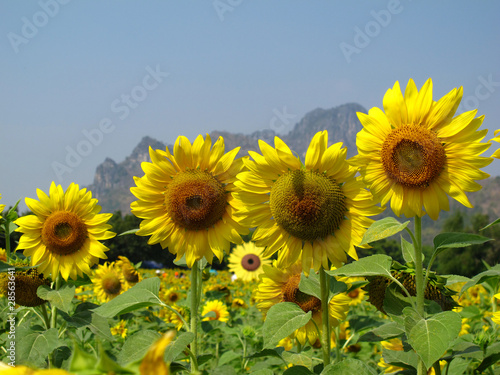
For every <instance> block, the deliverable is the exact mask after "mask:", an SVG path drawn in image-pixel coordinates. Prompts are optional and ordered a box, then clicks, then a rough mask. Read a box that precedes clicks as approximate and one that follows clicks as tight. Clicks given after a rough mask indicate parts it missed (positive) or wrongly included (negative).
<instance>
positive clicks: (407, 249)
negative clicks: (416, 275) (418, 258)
mask: <svg viewBox="0 0 500 375" xmlns="http://www.w3.org/2000/svg"><path fill="white" fill-rule="evenodd" d="M401 251H402V252H403V259H404V260H405V262H406V263H411V262H413V263H415V247H413V244H412V243H411V242H408V241H406V240H405V239H404V238H403V236H401ZM423 260H424V254H422V261H423Z"/></svg>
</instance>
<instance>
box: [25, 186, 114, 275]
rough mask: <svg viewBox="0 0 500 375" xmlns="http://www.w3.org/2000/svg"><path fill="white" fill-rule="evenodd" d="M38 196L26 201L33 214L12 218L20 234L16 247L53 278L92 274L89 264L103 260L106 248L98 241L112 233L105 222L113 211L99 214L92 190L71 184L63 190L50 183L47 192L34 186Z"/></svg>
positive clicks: (105, 238)
mask: <svg viewBox="0 0 500 375" xmlns="http://www.w3.org/2000/svg"><path fill="white" fill-rule="evenodd" d="M37 195H38V199H39V200H40V201H37V200H35V199H31V198H26V200H25V202H26V205H27V206H28V208H29V209H30V210H31V211H32V212H33V213H34V215H26V216H22V217H20V218H19V219H17V220H16V221H15V224H17V225H18V226H19V228H17V229H16V231H17V232H21V233H23V234H22V236H21V238H20V240H19V245H18V247H17V248H18V249H24V252H23V253H24V255H25V256H26V257H28V256H29V257H31V265H32V266H35V265H39V266H38V271H39V272H41V273H43V274H44V275H47V276H50V277H52V279H54V280H55V278H56V277H57V276H58V275H59V274H60V275H61V276H62V278H63V279H65V280H68V278H71V279H73V280H76V278H77V277H78V276H83V274H87V275H92V271H91V269H90V267H91V266H93V265H94V264H96V263H97V262H98V261H99V259H106V258H107V256H106V254H105V252H106V251H108V248H107V247H106V246H104V245H103V244H102V243H101V242H99V241H103V240H107V239H109V238H112V237H114V236H115V233H113V232H110V231H108V229H110V228H111V225H109V224H106V222H107V221H108V220H109V219H110V218H111V216H112V214H99V211H101V207H100V206H99V205H97V199H93V198H92V193H91V192H90V191H87V189H81V190H80V188H79V187H78V185H76V184H74V183H72V184H70V185H69V186H68V188H67V189H66V191H63V189H62V187H61V185H57V186H56V184H55V183H54V182H52V184H51V185H50V191H49V195H47V194H45V193H44V192H43V191H42V190H40V189H37Z"/></svg>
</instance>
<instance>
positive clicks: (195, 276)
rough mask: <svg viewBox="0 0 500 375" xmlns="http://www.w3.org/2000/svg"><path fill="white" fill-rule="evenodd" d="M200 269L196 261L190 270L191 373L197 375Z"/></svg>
mask: <svg viewBox="0 0 500 375" xmlns="http://www.w3.org/2000/svg"><path fill="white" fill-rule="evenodd" d="M199 273H200V267H199V262H198V261H197V260H196V261H195V262H194V264H193V268H192V269H191V332H192V333H193V334H194V340H193V342H192V345H191V352H192V354H193V355H192V360H193V363H192V365H191V373H192V374H198V373H199V371H198V359H197V358H198V306H199V293H198V281H199V279H200V277H199Z"/></svg>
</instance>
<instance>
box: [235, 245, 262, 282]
mask: <svg viewBox="0 0 500 375" xmlns="http://www.w3.org/2000/svg"><path fill="white" fill-rule="evenodd" d="M263 252H264V248H262V247H257V246H255V243H253V242H245V243H244V244H243V245H238V246H236V247H235V248H234V249H233V251H232V252H231V254H230V255H229V264H228V267H229V270H230V271H231V272H233V273H234V274H236V276H237V277H238V279H240V280H243V281H244V282H249V281H254V280H257V279H258V278H259V275H260V274H261V273H262V272H264V271H263V270H262V266H263V265H264V264H271V260H270V259H268V258H264V257H263V256H262V253H263Z"/></svg>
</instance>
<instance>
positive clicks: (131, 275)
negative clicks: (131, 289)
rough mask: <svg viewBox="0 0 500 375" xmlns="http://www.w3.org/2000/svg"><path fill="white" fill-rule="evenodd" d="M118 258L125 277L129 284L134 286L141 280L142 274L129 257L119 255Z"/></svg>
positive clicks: (117, 263) (118, 263) (118, 264)
mask: <svg viewBox="0 0 500 375" xmlns="http://www.w3.org/2000/svg"><path fill="white" fill-rule="evenodd" d="M118 259H119V260H118V261H117V262H116V265H117V266H118V267H119V268H120V269H121V270H122V273H123V277H124V278H125V281H126V282H127V284H129V286H134V285H135V284H137V283H138V282H139V281H141V275H140V274H139V272H138V271H137V270H136V268H135V267H134V265H133V264H132V263H130V260H129V259H128V258H127V257H124V256H122V255H119V256H118Z"/></svg>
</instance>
